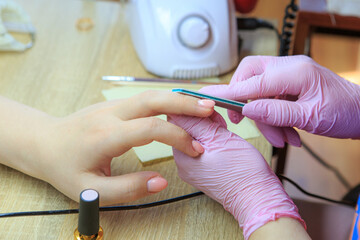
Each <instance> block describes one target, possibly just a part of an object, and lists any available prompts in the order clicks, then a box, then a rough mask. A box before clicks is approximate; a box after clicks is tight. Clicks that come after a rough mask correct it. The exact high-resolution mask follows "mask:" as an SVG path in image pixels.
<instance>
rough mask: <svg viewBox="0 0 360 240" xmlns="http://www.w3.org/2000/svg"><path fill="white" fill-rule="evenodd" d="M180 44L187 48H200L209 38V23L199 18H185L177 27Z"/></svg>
mask: <svg viewBox="0 0 360 240" xmlns="http://www.w3.org/2000/svg"><path fill="white" fill-rule="evenodd" d="M178 34H179V38H180V41H181V43H182V44H183V45H184V46H186V47H189V48H201V47H203V46H204V45H205V44H206V43H207V42H208V40H209V38H210V34H211V33H210V26H209V23H208V22H207V21H206V20H205V19H204V18H202V17H200V16H190V17H187V18H185V19H184V20H183V21H182V22H181V23H180V26H179V32H178Z"/></svg>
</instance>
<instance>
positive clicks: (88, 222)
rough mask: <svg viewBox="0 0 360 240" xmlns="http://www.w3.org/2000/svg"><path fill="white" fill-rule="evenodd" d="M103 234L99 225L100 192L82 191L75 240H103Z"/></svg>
mask: <svg viewBox="0 0 360 240" xmlns="http://www.w3.org/2000/svg"><path fill="white" fill-rule="evenodd" d="M103 235H104V232H103V229H102V228H101V226H100V225H99V193H98V192H97V191H95V190H93V189H86V190H84V191H82V192H81V193H80V207H79V222H78V228H77V229H75V232H74V240H102V239H103Z"/></svg>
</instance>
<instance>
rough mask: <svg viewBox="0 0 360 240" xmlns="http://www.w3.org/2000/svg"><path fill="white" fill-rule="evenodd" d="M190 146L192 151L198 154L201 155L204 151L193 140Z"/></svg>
mask: <svg viewBox="0 0 360 240" xmlns="http://www.w3.org/2000/svg"><path fill="white" fill-rule="evenodd" d="M192 146H193V148H194V150H195V151H196V152H198V153H203V152H204V151H205V150H204V148H203V146H201V144H200V143H199V142H197V141H195V140H193V141H192Z"/></svg>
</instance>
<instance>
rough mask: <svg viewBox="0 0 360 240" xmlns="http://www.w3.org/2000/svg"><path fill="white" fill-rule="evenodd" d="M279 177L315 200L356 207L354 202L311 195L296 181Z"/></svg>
mask: <svg viewBox="0 0 360 240" xmlns="http://www.w3.org/2000/svg"><path fill="white" fill-rule="evenodd" d="M277 176H278V178H279V179H282V180H285V181H288V182H289V183H291V184H292V185H294V186H295V187H296V188H297V189H298V190H300V192H302V193H304V194H305V195H307V196H310V197H314V198H318V199H321V200H325V201H328V202H332V203H337V204H341V205H346V206H351V207H354V206H355V205H354V203H352V202H348V201H339V200H334V199H330V198H327V197H323V196H320V195H317V194H314V193H310V192H308V191H306V190H304V189H303V188H302V187H300V186H299V185H298V184H297V183H296V182H294V181H293V180H291V179H290V178H288V177H285V176H283V175H281V174H277Z"/></svg>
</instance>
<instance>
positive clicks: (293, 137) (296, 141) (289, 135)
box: [284, 127, 301, 147]
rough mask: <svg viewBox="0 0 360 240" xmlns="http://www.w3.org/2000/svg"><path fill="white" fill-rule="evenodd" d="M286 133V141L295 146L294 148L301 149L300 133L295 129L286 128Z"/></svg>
mask: <svg viewBox="0 0 360 240" xmlns="http://www.w3.org/2000/svg"><path fill="white" fill-rule="evenodd" d="M284 133H285V141H286V142H287V143H288V144H290V145H292V146H294V147H301V140H300V135H299V133H298V132H297V131H296V130H295V129H293V128H290V127H289V128H284Z"/></svg>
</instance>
